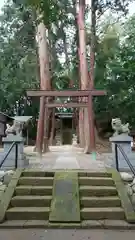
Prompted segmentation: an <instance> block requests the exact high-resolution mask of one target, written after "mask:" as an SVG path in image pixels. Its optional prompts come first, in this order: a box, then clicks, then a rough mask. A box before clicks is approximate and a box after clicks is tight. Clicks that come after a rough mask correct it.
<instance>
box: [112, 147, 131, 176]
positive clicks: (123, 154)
mask: <svg viewBox="0 0 135 240" xmlns="http://www.w3.org/2000/svg"><path fill="white" fill-rule="evenodd" d="M118 149H119V151H120V152H121V154H122V156H123V158H124V160H125V161H126V163H127V164H128V166H129V168H130V170H131V172H132V173H133V174H134V176H135V169H134V167H133V165H132V164H131V162H130V160H129V158H128V156H127V154H126V153H125V152H124V150H123V148H122V146H121V145H120V144H116V143H115V160H116V169H117V171H118V172H119V157H118Z"/></svg>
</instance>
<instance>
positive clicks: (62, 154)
mask: <svg viewBox="0 0 135 240" xmlns="http://www.w3.org/2000/svg"><path fill="white" fill-rule="evenodd" d="M25 153H27V154H28V155H29V159H30V165H29V167H30V168H42V169H54V170H55V169H91V171H92V170H93V171H96V170H98V171H105V168H106V167H109V166H111V164H112V156H111V154H96V155H95V154H84V153H83V150H82V149H81V148H77V147H74V146H71V145H63V146H56V147H50V152H48V153H46V154H44V155H43V156H42V157H39V156H38V155H37V153H33V148H32V147H27V148H25Z"/></svg>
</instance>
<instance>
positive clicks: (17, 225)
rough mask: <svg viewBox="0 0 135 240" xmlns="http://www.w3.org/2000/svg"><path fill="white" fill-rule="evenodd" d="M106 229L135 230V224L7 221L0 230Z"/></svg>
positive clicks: (0, 225) (109, 221)
mask: <svg viewBox="0 0 135 240" xmlns="http://www.w3.org/2000/svg"><path fill="white" fill-rule="evenodd" d="M22 228H23V229H32V228H36V229H106V230H135V224H128V223H127V222H125V221H115V220H103V221H102V220H101V221H94V220H93V221H84V222H82V223H81V224H79V223H74V224H73V223H71V224H70V223H67V224H66V223H63V224H62V223H60V224H59V223H58V224H52V223H49V222H48V221H38V220H29V221H26V220H24V221H7V222H4V223H2V224H0V229H22Z"/></svg>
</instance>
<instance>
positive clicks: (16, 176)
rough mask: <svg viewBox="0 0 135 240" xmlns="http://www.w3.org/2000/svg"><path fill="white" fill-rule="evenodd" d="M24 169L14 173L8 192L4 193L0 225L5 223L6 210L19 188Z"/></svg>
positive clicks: (0, 207) (0, 209)
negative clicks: (17, 187)
mask: <svg viewBox="0 0 135 240" xmlns="http://www.w3.org/2000/svg"><path fill="white" fill-rule="evenodd" d="M22 171H23V169H17V170H16V172H15V173H14V175H13V177H12V179H11V181H10V183H9V185H8V186H7V188H6V191H5V192H3V194H2V196H1V201H0V223H1V222H3V221H4V218H5V213H6V210H7V209H8V206H9V204H10V201H11V198H12V196H13V194H14V191H15V188H16V186H17V183H18V180H19V178H20V176H21V174H22Z"/></svg>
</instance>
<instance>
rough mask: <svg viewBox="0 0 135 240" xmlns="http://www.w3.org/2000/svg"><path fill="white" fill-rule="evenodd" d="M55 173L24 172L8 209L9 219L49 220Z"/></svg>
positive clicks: (7, 216)
mask: <svg viewBox="0 0 135 240" xmlns="http://www.w3.org/2000/svg"><path fill="white" fill-rule="evenodd" d="M53 178H54V173H45V172H23V174H22V176H21V177H20V179H19V181H18V185H17V187H16V189H15V194H14V196H13V198H12V199H11V202H10V206H9V209H8V210H7V211H6V219H7V220H48V219H49V213H50V204H51V200H52V188H53Z"/></svg>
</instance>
